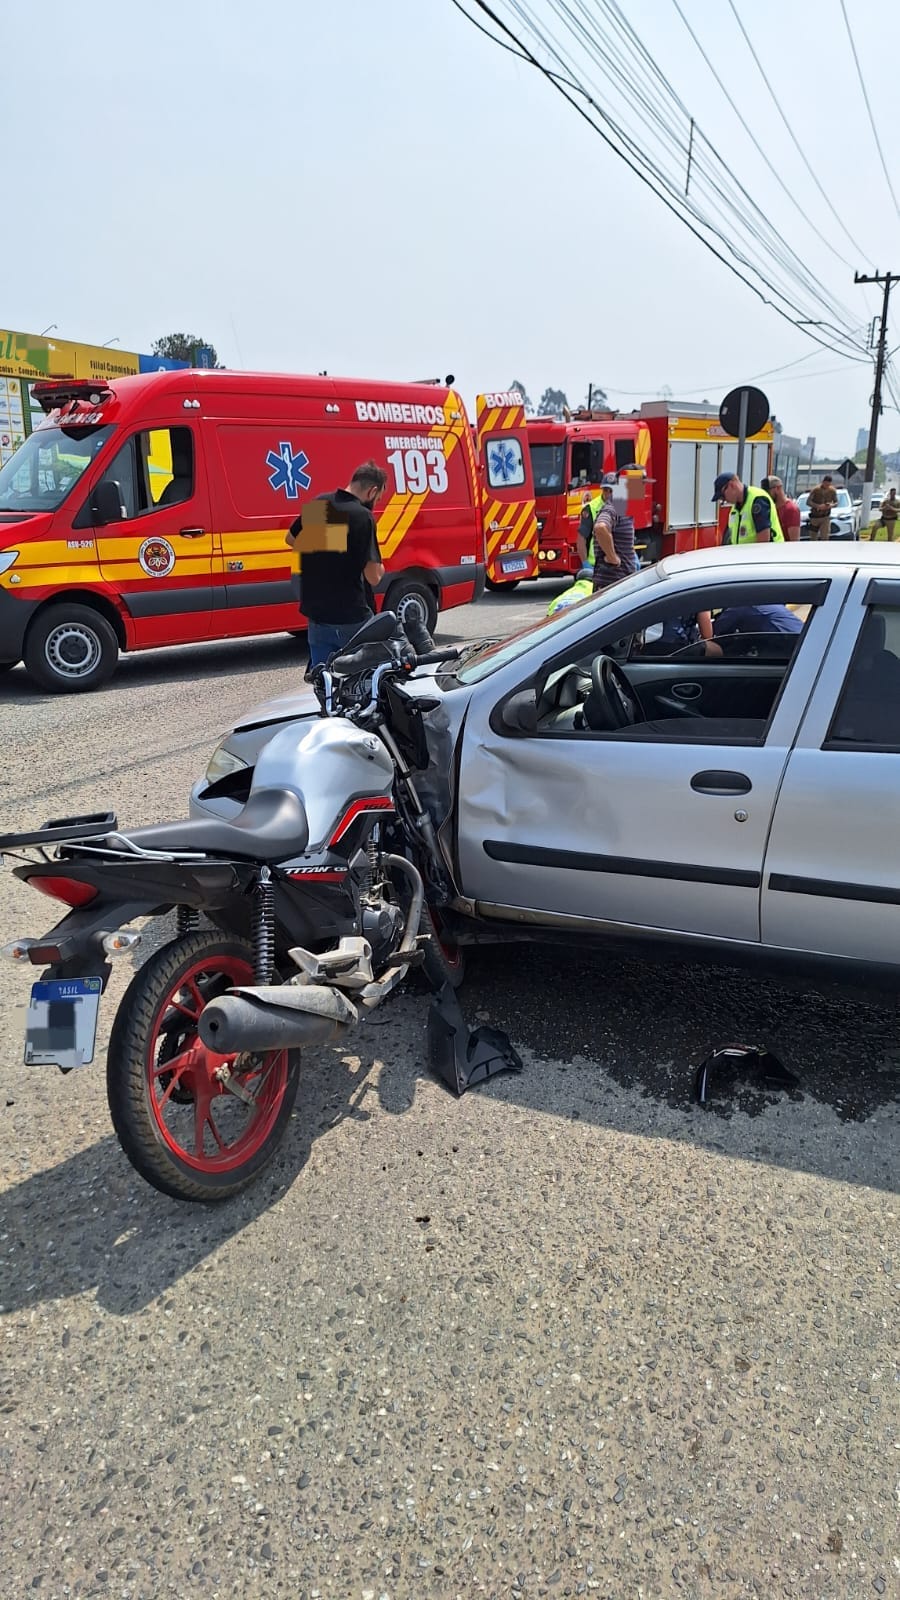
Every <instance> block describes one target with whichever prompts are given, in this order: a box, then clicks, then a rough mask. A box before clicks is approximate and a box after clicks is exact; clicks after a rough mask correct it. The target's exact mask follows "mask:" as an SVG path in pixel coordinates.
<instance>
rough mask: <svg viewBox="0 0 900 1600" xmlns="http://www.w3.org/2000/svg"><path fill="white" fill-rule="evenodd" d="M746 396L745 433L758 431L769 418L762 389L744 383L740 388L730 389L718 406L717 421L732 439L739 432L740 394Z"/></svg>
mask: <svg viewBox="0 0 900 1600" xmlns="http://www.w3.org/2000/svg"><path fill="white" fill-rule="evenodd" d="M744 394H745V395H746V396H747V433H746V437H747V438H749V437H750V435H751V434H754V433H759V431H760V429H761V428H764V427H765V425H766V423H767V422H768V420H769V401H768V399H767V397H766V396H765V395H764V394H763V392H762V389H752V388H751V387H750V385H749V384H744V386H743V387H742V388H740V389H732V390H731V393H730V394H727V395H726V396H725V399H724V400H723V401H722V404H721V405H720V407H719V421H720V422H721V424H722V427H723V428H724V429H725V432H726V433H728V434H730V435H731V437H732V439H739V438H740V434H741V395H744Z"/></svg>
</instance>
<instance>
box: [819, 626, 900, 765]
mask: <svg viewBox="0 0 900 1600" xmlns="http://www.w3.org/2000/svg"><path fill="white" fill-rule="evenodd" d="M824 748H825V749H826V750H846V749H866V750H884V751H888V750H900V611H897V610H895V609H894V608H893V607H889V606H872V607H871V608H870V609H869V610H868V612H867V613H866V618H865V621H864V622H863V625H862V628H861V629H860V633H859V638H858V639H857V642H856V649H855V650H854V652H853V656H852V658H851V661H850V665H849V667H848V668H847V676H846V678H845V680H844V685H843V688H842V690H841V696H840V699H839V701H838V704H837V709H836V711H835V714H834V718H833V720H832V724H831V727H830V729H829V731H828V737H827V739H826V741H825V746H824Z"/></svg>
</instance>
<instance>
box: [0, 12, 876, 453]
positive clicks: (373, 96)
mask: <svg viewBox="0 0 900 1600" xmlns="http://www.w3.org/2000/svg"><path fill="white" fill-rule="evenodd" d="M465 3H467V4H468V7H469V9H470V10H471V11H472V12H475V10H476V7H475V5H474V3H473V0H465ZM552 3H553V0H527V5H528V6H529V7H530V10H531V12H532V13H533V14H534V15H535V16H538V17H546V18H551V20H552V11H551V4H552ZM556 3H558V0H556ZM574 3H575V5H576V6H577V0H574ZM844 3H845V4H846V7H847V14H848V16H849V18H850V22H851V27H852V29H853V34H854V38H855V41H856V46H857V50H858V52H859V58H860V64H861V68H862V72H863V76H864V79H865V81H866V84H867V87H868V89H869V93H870V97H871V101H872V107H873V111H874V115H875V120H876V126H877V129H878V132H879V134H880V138H881V142H882V147H883V150H884V155H885V159H886V163H887V167H888V171H889V172H890V173H891V174H892V176H893V175H894V174H896V175H897V177H896V179H895V188H897V189H898V191H900V159H898V157H900V89H898V87H897V72H896V70H895V65H894V64H895V63H896V62H898V61H900V7H888V6H885V5H884V4H883V0H844ZM598 4H599V0H582V7H583V9H585V10H587V11H588V12H591V13H593V14H597V7H598ZM619 4H620V7H621V11H622V13H623V14H624V15H625V16H626V17H627V19H628V21H629V22H630V23H631V25H632V27H633V28H634V30H635V31H636V33H637V34H638V35H639V37H640V39H641V41H642V42H643V43H644V45H645V46H646V47H647V48H648V50H649V51H650V52H651V53H652V55H653V57H654V58H655V60H656V61H657V62H658V63H659V64H660V65H661V66H662V67H663V69H664V71H665V73H666V75H667V76H668V78H669V80H670V81H671V83H672V85H673V87H674V89H675V90H676V91H677V94H678V96H679V97H680V99H681V101H682V103H683V105H684V107H685V109H686V112H689V113H690V115H692V116H693V117H694V118H695V119H696V123H697V126H698V128H699V129H700V130H701V132H702V135H703V137H704V139H705V140H707V141H709V142H710V143H711V144H712V145H713V146H715V148H716V150H717V151H718V152H719V154H720V156H721V158H722V161H723V163H724V165H725V166H726V167H727V169H728V171H729V172H730V173H731V174H733V175H734V177H735V178H737V179H738V180H739V181H740V183H741V184H742V185H743V186H744V188H745V190H746V191H747V193H748V194H749V195H750V196H752V198H753V200H754V201H755V202H756V204H757V205H758V206H759V207H760V209H761V211H762V212H763V213H764V214H765V216H766V217H768V218H769V219H770V220H771V222H772V224H773V226H774V227H775V228H776V229H777V230H778V233H779V235H780V236H781V238H782V239H783V240H785V241H786V242H787V243H789V244H790V245H791V247H792V248H793V249H794V251H796V253H797V254H798V255H799V256H800V257H801V259H802V260H803V262H804V263H805V264H806V266H807V268H809V269H810V270H811V271H812V272H813V273H814V274H815V276H816V278H817V279H818V280H819V281H820V282H821V284H822V285H824V287H825V288H826V289H827V290H828V291H829V292H830V293H831V294H832V295H834V296H836V297H837V298H838V300H839V301H840V302H841V305H842V307H845V308H846V312H847V319H848V320H847V322H846V323H845V326H848V327H849V326H852V327H853V328H854V329H855V330H858V329H862V328H864V327H865V325H866V324H867V323H868V322H869V321H870V320H871V318H872V317H873V315H874V314H875V312H876V310H877V309H878V305H879V299H880V295H879V294H876V292H875V291H874V290H872V289H864V288H862V287H858V286H856V285H854V282H853V271H854V270H855V269H858V270H859V271H869V272H871V271H872V270H873V265H872V264H874V266H877V267H879V268H881V269H882V270H884V269H885V268H891V269H892V270H893V271H895V272H898V273H900V215H898V212H897V210H896V209H895V205H894V202H893V200H892V198H891V194H890V191H889V189H888V186H887V182H886V179H885V176H884V173H883V171H882V169H881V166H880V163H879V159H878V153H877V150H876V146H875V141H874V138H873V134H872V130H871V127H870V125H869V122H868V119H867V115H866V110H865V105H864V101H863V97H862V92H861V89H860V85H859V80H858V78H857V76H856V71H855V67H854V65H853V59H852V56H851V54H850V50H849V45H848V42H847V34H846V30H845V25H844V21H843V18H842V14H841V0H817V3H816V4H815V5H814V4H813V0H754V4H753V5H752V6H751V5H750V3H749V0H735V6H736V9H737V11H738V13H739V15H740V16H741V18H742V20H743V21H744V24H745V27H746V28H747V31H748V33H749V35H750V37H751V40H752V42H753V44H754V45H755V47H756V49H757V52H758V54H759V56H760V59H761V60H762V62H763V65H764V67H765V70H766V72H767V74H768V76H769V78H770V81H771V84H772V87H773V89H774V90H775V94H776V96H777V98H778V100H779V103H780V104H781V106H782V109H783V110H784V112H785V113H786V115H787V117H788V120H789V122H790V124H791V127H792V128H793V130H794V133H795V135H796V137H797V139H798V141H799V143H800V145H801V147H802V149H803V151H804V153H805V155H806V158H807V161H808V162H809V164H810V166H811V167H812V169H813V172H814V173H815V177H816V178H817V179H818V182H819V184H820V185H821V191H822V192H820V190H819V189H818V188H817V187H816V184H815V182H814V180H813V178H812V177H811V176H810V173H809V171H808V170H807V168H806V166H805V165H804V162H803V160H802V159H801V156H800V154H799V153H798V151H797V149H796V148H795V147H794V145H793V144H792V142H791V138H790V135H789V133H788V131H787V129H786V128H785V126H784V123H783V122H782V121H781V120H780V119H779V116H778V113H777V111H776V108H775V106H774V105H773V103H772V100H771V99H770V98H769V96H768V93H767V91H766V89H765V87H764V85H763V82H762V80H761V78H760V77H759V75H758V72H757V69H756V67H755V65H754V63H753V59H752V57H751V55H750V52H749V50H748V47H747V45H746V43H745V41H744V40H743V39H742V37H741V33H740V31H739V28H738V24H737V22H736V20H735V16H734V11H733V9H732V5H731V0H716V3H715V4H714V5H713V4H710V3H709V0H680V4H681V8H682V10H683V11H684V14H685V16H686V17H687V19H688V21H689V22H690V24H691V26H692V27H693V29H694V31H695V32H696V34H697V37H698V39H699V40H700V42H701V44H702V45H703V48H704V50H705V51H706V52H707V54H708V56H709V57H710V60H711V62H712V66H713V69H714V70H712V71H711V70H710V67H709V66H707V65H706V64H705V63H704V61H703V59H702V57H701V55H700V54H699V52H698V50H697V47H696V45H695V44H694V43H693V42H692V40H691V38H690V36H689V34H688V32H687V29H686V28H685V26H684V23H683V21H682V19H681V18H680V17H679V14H678V10H677V9H676V5H675V3H674V0H619ZM495 8H496V10H497V12H498V14H501V15H504V16H505V17H506V18H509V17H510V16H511V15H512V13H511V11H510V8H509V0H495ZM4 13H5V14H4V24H3V43H4V57H5V60H6V61H7V63H10V62H15V63H17V64H18V65H17V70H15V71H8V72H7V73H6V75H5V82H4V95H3V99H4V124H5V127H6V130H7V141H6V151H7V162H8V166H7V170H6V181H5V183H4V187H3V201H4V204H3V216H4V224H5V226H4V235H5V239H6V250H5V252H4V272H3V277H2V285H3V290H2V296H0V321H2V325H3V326H6V327H10V328H15V329H19V330H22V331H25V332H40V330H41V329H43V328H45V327H46V326H47V325H48V324H51V323H55V324H56V327H57V331H58V333H59V336H60V337H61V338H70V339H76V340H83V341H85V342H89V343H97V344H100V343H104V342H106V341H108V340H110V339H112V338H117V339H118V341H119V344H120V345H121V347H122V348H123V349H126V350H140V351H145V350H149V348H150V345H151V343H152V341H153V340H154V339H156V338H157V337H159V336H160V335H163V334H166V333H170V332H173V331H176V330H179V331H186V332H190V333H196V334H199V335H200V336H202V337H203V338H204V339H206V340H208V341H210V342H212V343H213V344H214V345H215V346H216V349H217V351H218V354H219V359H220V361H222V362H223V363H224V364H225V365H226V366H229V367H245V368H253V369H255V370H281V371H294V372H304V371H306V372H320V371H327V372H329V373H333V374H338V373H341V374H346V375H353V376H365V377H371V378H387V379H400V380H409V379H421V378H441V379H443V377H444V376H445V375H446V374H448V373H453V374H454V376H455V378H456V381H457V384H458V386H459V387H460V388H461V390H462V393H463V395H464V396H465V397H466V399H467V401H468V402H470V403H471V402H472V401H473V399H474V395H475V394H476V393H477V392H479V391H480V390H483V389H497V388H505V387H507V386H508V385H509V384H510V383H511V382H512V380H513V379H518V380H520V381H522V382H523V383H524V384H525V385H526V387H527V389H528V391H529V393H530V395H531V397H532V399H533V400H535V401H536V400H537V399H538V398H539V396H540V394H541V392H542V391H543V389H544V388H545V387H546V386H548V385H549V386H553V387H556V388H561V389H563V390H565V392H566V393H567V395H568V397H569V399H570V401H571V402H572V403H573V404H577V403H579V402H581V401H582V400H583V398H584V396H585V394H586V392H587V387H588V384H589V383H593V384H600V385H602V386H604V387H605V388H606V390H607V392H608V394H609V397H610V400H611V402H612V403H613V404H614V405H617V406H618V407H619V408H621V409H630V408H631V407H632V406H636V405H638V404H639V403H640V401H641V400H643V399H646V400H653V399H656V398H658V397H659V396H660V394H662V393H663V392H665V391H671V393H672V395H673V397H674V398H675V399H685V400H695V401H697V400H702V399H709V400H712V401H714V402H716V403H718V402H719V401H720V400H721V398H722V397H723V395H724V394H725V393H726V391H727V390H729V389H731V388H733V387H735V386H736V385H738V384H741V383H746V382H750V381H753V380H754V379H757V376H758V375H759V374H762V373H770V372H772V369H775V368H779V367H783V366H785V365H787V364H788V363H796V365H793V366H791V367H789V368H788V370H787V371H785V372H781V373H775V374H774V375H772V376H771V377H766V378H764V379H759V381H758V386H759V387H761V388H763V389H764V391H765V392H766V394H767V395H768V397H769V401H770V404H771V408H772V410H773V412H774V413H775V415H776V416H777V417H778V419H779V421H780V422H781V424H782V426H783V427H784V429H785V431H786V432H787V433H789V434H794V435H799V436H800V438H801V439H805V438H807V437H808V436H812V437H815V438H816V440H817V454H819V455H823V454H824V455H835V456H837V455H842V454H844V453H845V452H847V451H851V452H852V451H853V449H854V448H855V444H856V433H857V429H858V428H859V427H862V426H867V425H868V420H869V406H870V403H871V392H872V368H871V365H869V364H852V363H850V362H849V361H848V360H847V357H846V354H845V353H844V352H843V351H841V352H840V353H838V354H835V353H834V352H833V351H825V350H822V351H817V349H816V346H815V345H813V344H812V343H811V342H810V341H809V339H808V338H807V337H806V336H805V335H804V334H803V333H802V332H801V331H800V330H799V329H797V328H796V327H793V326H791V325H790V324H789V323H787V322H785V321H784V320H782V318H781V317H779V316H778V315H777V314H776V312H775V311H774V310H772V309H771V308H770V307H768V306H766V305H764V304H763V303H762V302H761V301H760V300H759V299H758V298H757V297H756V296H755V295H754V294H753V293H752V292H751V291H750V289H748V288H746V287H745V286H744V285H743V284H742V283H740V282H739V281H738V280H737V279H736V278H735V277H734V276H733V275H732V273H731V272H729V271H728V269H727V268H726V267H725V266H724V265H722V264H721V263H720V262H719V261H717V260H716V259H714V257H713V256H712V255H711V254H710V253H709V252H708V250H707V249H706V248H705V247H704V246H703V244H701V243H700V242H698V241H697V240H695V239H694V238H692V237H691V235H690V234H689V233H688V231H687V230H686V228H685V227H684V226H683V224H682V223H680V222H679V221H678V220H676V218H675V217H673V216H672V215H670V213H669V212H668V211H667V210H666V209H665V208H664V206H663V204H662V202H661V201H660V200H658V199H657V198H656V197H655V196H653V195H652V194H651V193H650V192H649V191H648V189H647V188H646V187H645V186H644V185H643V184H642V183H641V182H640V180H639V179H638V178H637V177H636V176H634V175H633V174H632V173H631V172H630V171H629V170H628V169H627V167H626V166H625V165H624V163H623V162H622V161H621V160H620V159H619V158H618V157H617V156H616V155H615V154H614V153H613V152H612V151H611V150H610V149H609V148H608V147H607V146H606V145H605V144H604V143H603V141H602V140H601V139H600V137H599V136H598V135H597V134H596V133H595V132H594V131H592V130H591V129H590V128H589V127H588V126H587V125H586V123H585V122H584V120H582V118H580V117H579V116H578V114H577V113H576V111H575V110H574V109H573V108H572V107H571V106H570V105H568V104H567V103H566V102H565V100H564V99H563V98H562V96H561V95H560V94H559V93H558V92H557V91H556V90H555V89H554V88H553V87H552V85H551V84H550V83H548V82H547V81H546V79H544V78H543V77H541V76H540V75H539V74H538V73H537V72H536V71H535V70H534V69H533V68H532V67H529V66H528V65H526V64H525V63H523V62H521V61H519V60H517V59H514V58H513V56H512V55H510V54H509V53H506V52H503V51H501V50H499V49H498V48H497V47H496V45H494V44H492V43H491V42H490V41H489V40H488V39H486V38H485V37H484V36H483V35H481V34H479V33H477V32H476V31H475V29H474V28H473V27H472V26H471V24H470V23H468V22H467V21H466V20H465V18H464V17H463V16H461V15H460V13H459V11H458V10H457V9H455V7H454V6H453V4H452V3H451V0H328V3H321V4H315V5H314V4H313V3H312V0H256V4H254V5H252V6H250V5H247V4H245V3H238V0H177V3H176V0H154V4H153V5H152V6H150V5H136V4H128V5H122V4H121V3H120V0H92V4H91V6H90V7H89V8H85V7H80V6H72V5H71V0H43V3H42V4H41V6H40V7H34V6H32V5H29V4H28V3H27V0H8V4H7V6H6V7H5V8H4ZM554 26H555V27H556V29H557V31H559V23H558V21H556V22H555V23H554ZM518 32H519V35H520V36H521V34H522V29H521V26H520V27H519V30H518ZM569 44H570V47H571V49H572V54H573V56H576V63H577V52H576V47H575V46H572V41H571V38H570V40H569ZM581 64H582V65H583V68H584V71H585V72H590V74H591V78H592V82H593V83H594V84H595V85H598V86H599V94H600V96H601V104H603V105H604V107H605V109H607V111H608V112H609V113H610V114H612V111H613V107H614V106H617V107H619V108H621V107H622V106H623V104H624V103H625V102H624V101H623V99H622V95H623V93H624V94H625V95H627V93H628V91H627V89H625V90H624V91H623V89H622V87H621V85H620V84H618V82H617V78H616V74H615V71H614V69H613V68H612V67H610V66H609V65H608V64H607V65H606V66H604V67H603V68H602V69H601V68H597V67H594V66H593V65H592V64H591V63H589V62H588V61H587V60H586V58H585V60H584V61H583V62H582V63H581ZM617 96H618V98H616V97H617ZM736 104H737V105H739V106H740V108H741V110H742V112H743V114H744V116H745V118H746V119H747V121H748V123H749V124H750V126H751V128H752V130H753V132H754V134H755V136H756V138H757V140H758V142H759V143H760V145H761V146H762V147H763V149H764V151H765V153H766V155H767V156H768V158H769V161H770V162H771V163H772V164H773V165H774V167H775V168H776V170H777V172H778V173H779V175H780V177H781V179H782V183H783V184H784V186H785V189H787V191H788V193H787V194H785V192H784V189H782V188H780V187H779V185H778V183H777V182H776V180H775V178H774V177H773V176H772V174H771V172H770V171H769V170H768V169H767V167H766V166H765V165H764V163H763V161H762V159H761V158H760V156H759V155H758V153H757V152H756V151H755V150H754V148H753V145H752V143H751V141H750V139H749V138H748V136H747V134H746V133H745V131H744V130H743V129H742V127H741V126H740V123H739V122H738V120H737V118H736V115H735V105H736ZM628 115H629V117H630V125H631V126H632V127H633V128H634V129H635V130H637V131H638V133H639V134H641V129H642V125H643V124H642V118H643V113H642V112H641V111H640V109H635V108H634V105H633V103H632V105H631V108H630V110H629V111H628ZM641 137H643V135H641ZM797 205H799V206H801V207H802V209H803V210H805V211H806V212H807V214H808V216H809V217H810V218H811V220H812V221H813V222H814V223H815V224H816V226H817V227H818V228H819V229H820V231H821V232H822V233H824V234H825V236H826V238H827V239H828V240H829V242H830V243H832V244H833V245H834V246H835V248H836V249H838V250H839V252H840V254H841V255H843V256H844V257H845V258H846V264H844V263H842V262H840V261H839V260H837V259H836V258H835V256H834V255H833V254H831V253H830V251H829V249H828V248H827V246H826V244H825V243H823V242H822V241H821V240H820V239H819V238H817V237H816V234H815V233H814V232H813V231H812V229H811V227H810V226H809V225H808V224H807V222H806V221H804V220H803V218H802V217H800V216H799V215H798V212H797V209H796V208H797ZM842 224H843V228H842V226H841V225H842ZM721 225H722V229H723V231H724V232H725V233H726V235H729V233H730V223H729V220H728V219H727V218H725V217H723V218H722V222H721ZM844 228H846V230H847V231H846V232H844V231H843V229H844ZM723 253H725V254H726V255H728V254H730V250H729V245H728V243H727V242H726V245H725V247H724V252H723ZM767 255H768V253H767V252H765V251H758V256H759V260H760V261H761V262H762V261H763V260H764V259H766V258H767ZM801 314H802V315H807V316H812V317H817V316H822V317H826V316H827V313H826V312H824V311H816V310H812V311H810V310H809V309H808V308H807V307H805V306H804V307H803V308H801ZM891 325H892V331H891V338H890V344H891V345H892V346H893V345H895V344H898V345H900V286H898V289H897V291H896V293H895V306H894V309H893V310H892V313H891ZM825 337H826V338H827V337H829V335H827V333H826V334H825ZM864 338H865V335H863V341H864ZM813 351H815V352H816V353H815V355H812V354H811V352H813ZM801 358H806V359H803V360H801ZM897 370H898V371H900V354H898V368H897ZM897 389H898V394H900V382H898V384H897ZM879 443H880V444H881V446H882V447H883V448H884V449H887V450H894V449H897V448H898V447H900V412H898V411H897V410H893V409H891V410H885V412H884V415H883V418H882V422H881V428H880V434H879Z"/></svg>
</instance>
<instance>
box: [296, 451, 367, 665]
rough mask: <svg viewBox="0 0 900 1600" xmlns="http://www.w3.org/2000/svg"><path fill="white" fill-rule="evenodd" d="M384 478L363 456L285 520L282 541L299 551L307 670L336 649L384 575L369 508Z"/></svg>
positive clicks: (358, 623) (360, 619)
mask: <svg viewBox="0 0 900 1600" xmlns="http://www.w3.org/2000/svg"><path fill="white" fill-rule="evenodd" d="M386 483H387V474H386V473H385V472H384V471H383V470H382V468H381V467H379V466H378V465H377V463H376V462H374V461H364V462H363V465H362V466H361V467H357V469H356V471H355V472H354V474H353V477H352V478H351V479H350V482H349V483H348V485H347V487H346V489H335V490H334V492H333V493H332V494H321V495H319V496H318V497H317V499H315V500H311V501H310V502H309V503H308V505H307V506H306V508H305V510H304V511H303V512H302V514H301V515H300V516H299V517H297V519H296V521H295V522H292V523H291V528H290V532H289V533H288V536H287V540H286V542H287V544H288V545H289V546H290V548H291V549H292V550H296V551H297V552H298V553H299V556H300V609H301V611H302V612H303V615H304V616H305V617H306V619H307V622H308V623H309V633H308V643H309V665H310V669H312V668H313V667H317V666H318V665H319V664H320V662H324V661H327V660H328V658H329V656H331V655H333V654H334V652H335V651H336V650H341V649H342V648H343V646H344V645H345V644H347V642H348V640H350V639H351V638H352V637H353V635H354V633H356V631H357V629H358V628H361V627H362V624H363V623H364V622H367V621H368V619H369V618H370V617H371V616H372V604H371V602H372V598H373V596H372V590H373V589H374V588H376V587H377V585H378V584H379V583H380V582H381V579H382V578H383V577H384V566H383V564H382V560H381V551H380V550H379V548H378V536H377V533H376V530H375V518H374V516H373V514H372V513H373V511H374V508H375V505H376V503H377V502H378V500H379V499H380V497H381V495H382V494H383V493H384V487H385V484H386Z"/></svg>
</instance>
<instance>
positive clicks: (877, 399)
mask: <svg viewBox="0 0 900 1600" xmlns="http://www.w3.org/2000/svg"><path fill="white" fill-rule="evenodd" d="M853 282H854V283H883V284H884V301H883V303H882V307H881V328H880V329H879V333H878V349H877V351H876V354H875V388H874V390H873V393H872V422H871V425H870V427H869V448H868V450H867V451H866V476H865V481H864V483H863V492H862V509H861V512H860V518H859V525H860V527H861V528H867V527H868V525H869V512H870V511H871V509H872V489H873V487H874V484H875V449H876V446H877V444H878V418H879V417H880V415H881V383H882V379H883V377H884V351H885V346H886V344H887V328H888V302H889V301H890V298H891V289H892V288H893V286H894V284H895V283H900V273H897V272H876V273H873V274H872V276H871V277H867V276H866V275H865V274H863V273H860V272H857V273H854V276H853Z"/></svg>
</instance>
